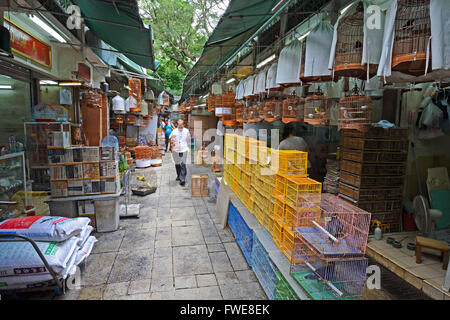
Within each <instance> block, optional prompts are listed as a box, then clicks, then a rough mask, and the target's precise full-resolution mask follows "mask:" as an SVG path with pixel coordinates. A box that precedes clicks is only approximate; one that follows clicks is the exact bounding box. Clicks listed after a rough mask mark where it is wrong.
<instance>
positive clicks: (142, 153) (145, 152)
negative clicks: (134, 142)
mask: <svg viewBox="0 0 450 320" xmlns="http://www.w3.org/2000/svg"><path fill="white" fill-rule="evenodd" d="M134 157H135V159H136V160H150V159H151V158H152V155H151V150H150V147H149V146H137V147H135V148H134Z"/></svg>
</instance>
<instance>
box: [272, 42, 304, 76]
mask: <svg viewBox="0 0 450 320" xmlns="http://www.w3.org/2000/svg"><path fill="white" fill-rule="evenodd" d="M301 63H302V43H301V41H300V40H294V41H292V43H290V44H289V45H288V46H286V47H284V48H283V50H281V52H280V57H279V58H278V66H277V76H276V83H277V84H290V83H298V84H300V66H301Z"/></svg>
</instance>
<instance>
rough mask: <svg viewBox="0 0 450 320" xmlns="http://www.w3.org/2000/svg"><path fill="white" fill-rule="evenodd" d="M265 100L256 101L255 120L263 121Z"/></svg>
mask: <svg viewBox="0 0 450 320" xmlns="http://www.w3.org/2000/svg"><path fill="white" fill-rule="evenodd" d="M264 107H265V101H259V102H257V103H256V122H261V121H264V119H265V117H266V115H265V113H264Z"/></svg>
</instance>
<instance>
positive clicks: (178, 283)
mask: <svg viewBox="0 0 450 320" xmlns="http://www.w3.org/2000/svg"><path fill="white" fill-rule="evenodd" d="M196 287H197V281H196V279H195V276H181V277H175V289H187V288H196Z"/></svg>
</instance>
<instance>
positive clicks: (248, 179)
mask: <svg viewBox="0 0 450 320" xmlns="http://www.w3.org/2000/svg"><path fill="white" fill-rule="evenodd" d="M241 178H242V185H243V187H244V188H245V189H246V190H251V187H252V176H251V174H247V172H245V171H243V172H242V175H241Z"/></svg>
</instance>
